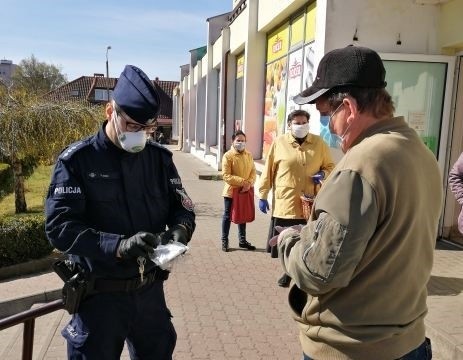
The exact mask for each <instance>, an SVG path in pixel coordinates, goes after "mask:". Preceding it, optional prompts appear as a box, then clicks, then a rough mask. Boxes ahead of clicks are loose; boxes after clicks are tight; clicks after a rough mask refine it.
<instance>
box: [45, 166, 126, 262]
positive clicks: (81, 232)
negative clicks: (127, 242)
mask: <svg viewBox="0 0 463 360" xmlns="http://www.w3.org/2000/svg"><path fill="white" fill-rule="evenodd" d="M45 215H46V220H45V232H46V234H47V237H48V239H49V241H50V243H51V244H52V245H53V246H54V247H56V248H57V249H58V250H60V251H63V252H65V253H67V254H73V255H78V256H85V257H88V258H91V259H96V260H101V261H110V262H112V261H116V251H117V247H118V245H119V241H120V239H121V238H122V236H121V235H119V234H111V233H106V232H98V231H96V230H94V229H92V228H90V227H89V226H88V221H87V218H86V196H85V188H84V186H83V185H82V182H81V181H80V180H79V176H77V175H76V174H75V172H74V171H73V167H72V165H70V163H68V162H64V161H63V160H58V162H57V163H56V165H55V168H54V171H53V175H52V179H51V184H50V186H49V189H48V194H47V198H46V202H45Z"/></svg>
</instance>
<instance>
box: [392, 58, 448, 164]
mask: <svg viewBox="0 0 463 360" xmlns="http://www.w3.org/2000/svg"><path fill="white" fill-rule="evenodd" d="M384 67H385V68H386V81H387V90H388V92H389V94H391V96H392V99H393V101H394V105H395V109H396V111H395V113H396V115H400V116H404V118H405V120H406V121H407V123H408V124H409V126H410V127H412V128H413V129H415V130H416V132H417V133H418V134H419V135H420V137H421V139H422V140H423V142H424V143H425V144H426V146H427V147H428V148H429V149H430V150H431V151H432V152H433V153H434V155H436V157H437V156H438V149H439V137H440V131H441V128H442V111H443V104H444V93H445V79H446V75H447V63H439V62H420V61H398V60H384Z"/></svg>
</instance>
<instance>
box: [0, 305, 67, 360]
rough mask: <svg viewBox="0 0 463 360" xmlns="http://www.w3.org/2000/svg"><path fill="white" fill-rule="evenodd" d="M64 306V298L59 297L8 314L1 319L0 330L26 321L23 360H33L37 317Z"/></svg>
mask: <svg viewBox="0 0 463 360" xmlns="http://www.w3.org/2000/svg"><path fill="white" fill-rule="evenodd" d="M63 308H64V303H63V300H62V299H58V300H55V301H51V302H49V303H46V304H44V305H42V306H38V307H36V308H34V309H30V310H26V311H23V312H20V313H18V314H14V315H11V316H8V317H6V318H4V319H0V331H2V330H5V329H7V328H9V327H12V326H15V325H18V324H21V323H24V329H23V349H22V360H32V352H33V349H34V327H35V318H38V317H40V316H43V315H47V314H50V313H52V312H54V311H57V310H61V309H63Z"/></svg>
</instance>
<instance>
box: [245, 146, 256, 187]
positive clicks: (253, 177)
mask: <svg viewBox="0 0 463 360" xmlns="http://www.w3.org/2000/svg"><path fill="white" fill-rule="evenodd" d="M248 159H249V162H250V166H251V171H250V173H249V177H248V178H247V180H248V182H249V183H250V184H251V186H253V185H254V183H255V182H256V165H254V159H253V157H252V154H251V153H249V158H248Z"/></svg>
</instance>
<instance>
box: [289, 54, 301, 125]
mask: <svg viewBox="0 0 463 360" xmlns="http://www.w3.org/2000/svg"><path fill="white" fill-rule="evenodd" d="M288 62H289V63H288V86H287V93H288V96H287V103H286V116H285V119H287V118H288V115H289V113H290V112H291V111H293V110H296V109H299V105H296V103H295V102H294V101H293V97H294V96H296V95H297V94H299V93H300V92H301V79H302V49H299V50H297V51H295V52H293V53H291V54H289V59H288ZM286 128H287V123H286V121H285V131H286Z"/></svg>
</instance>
